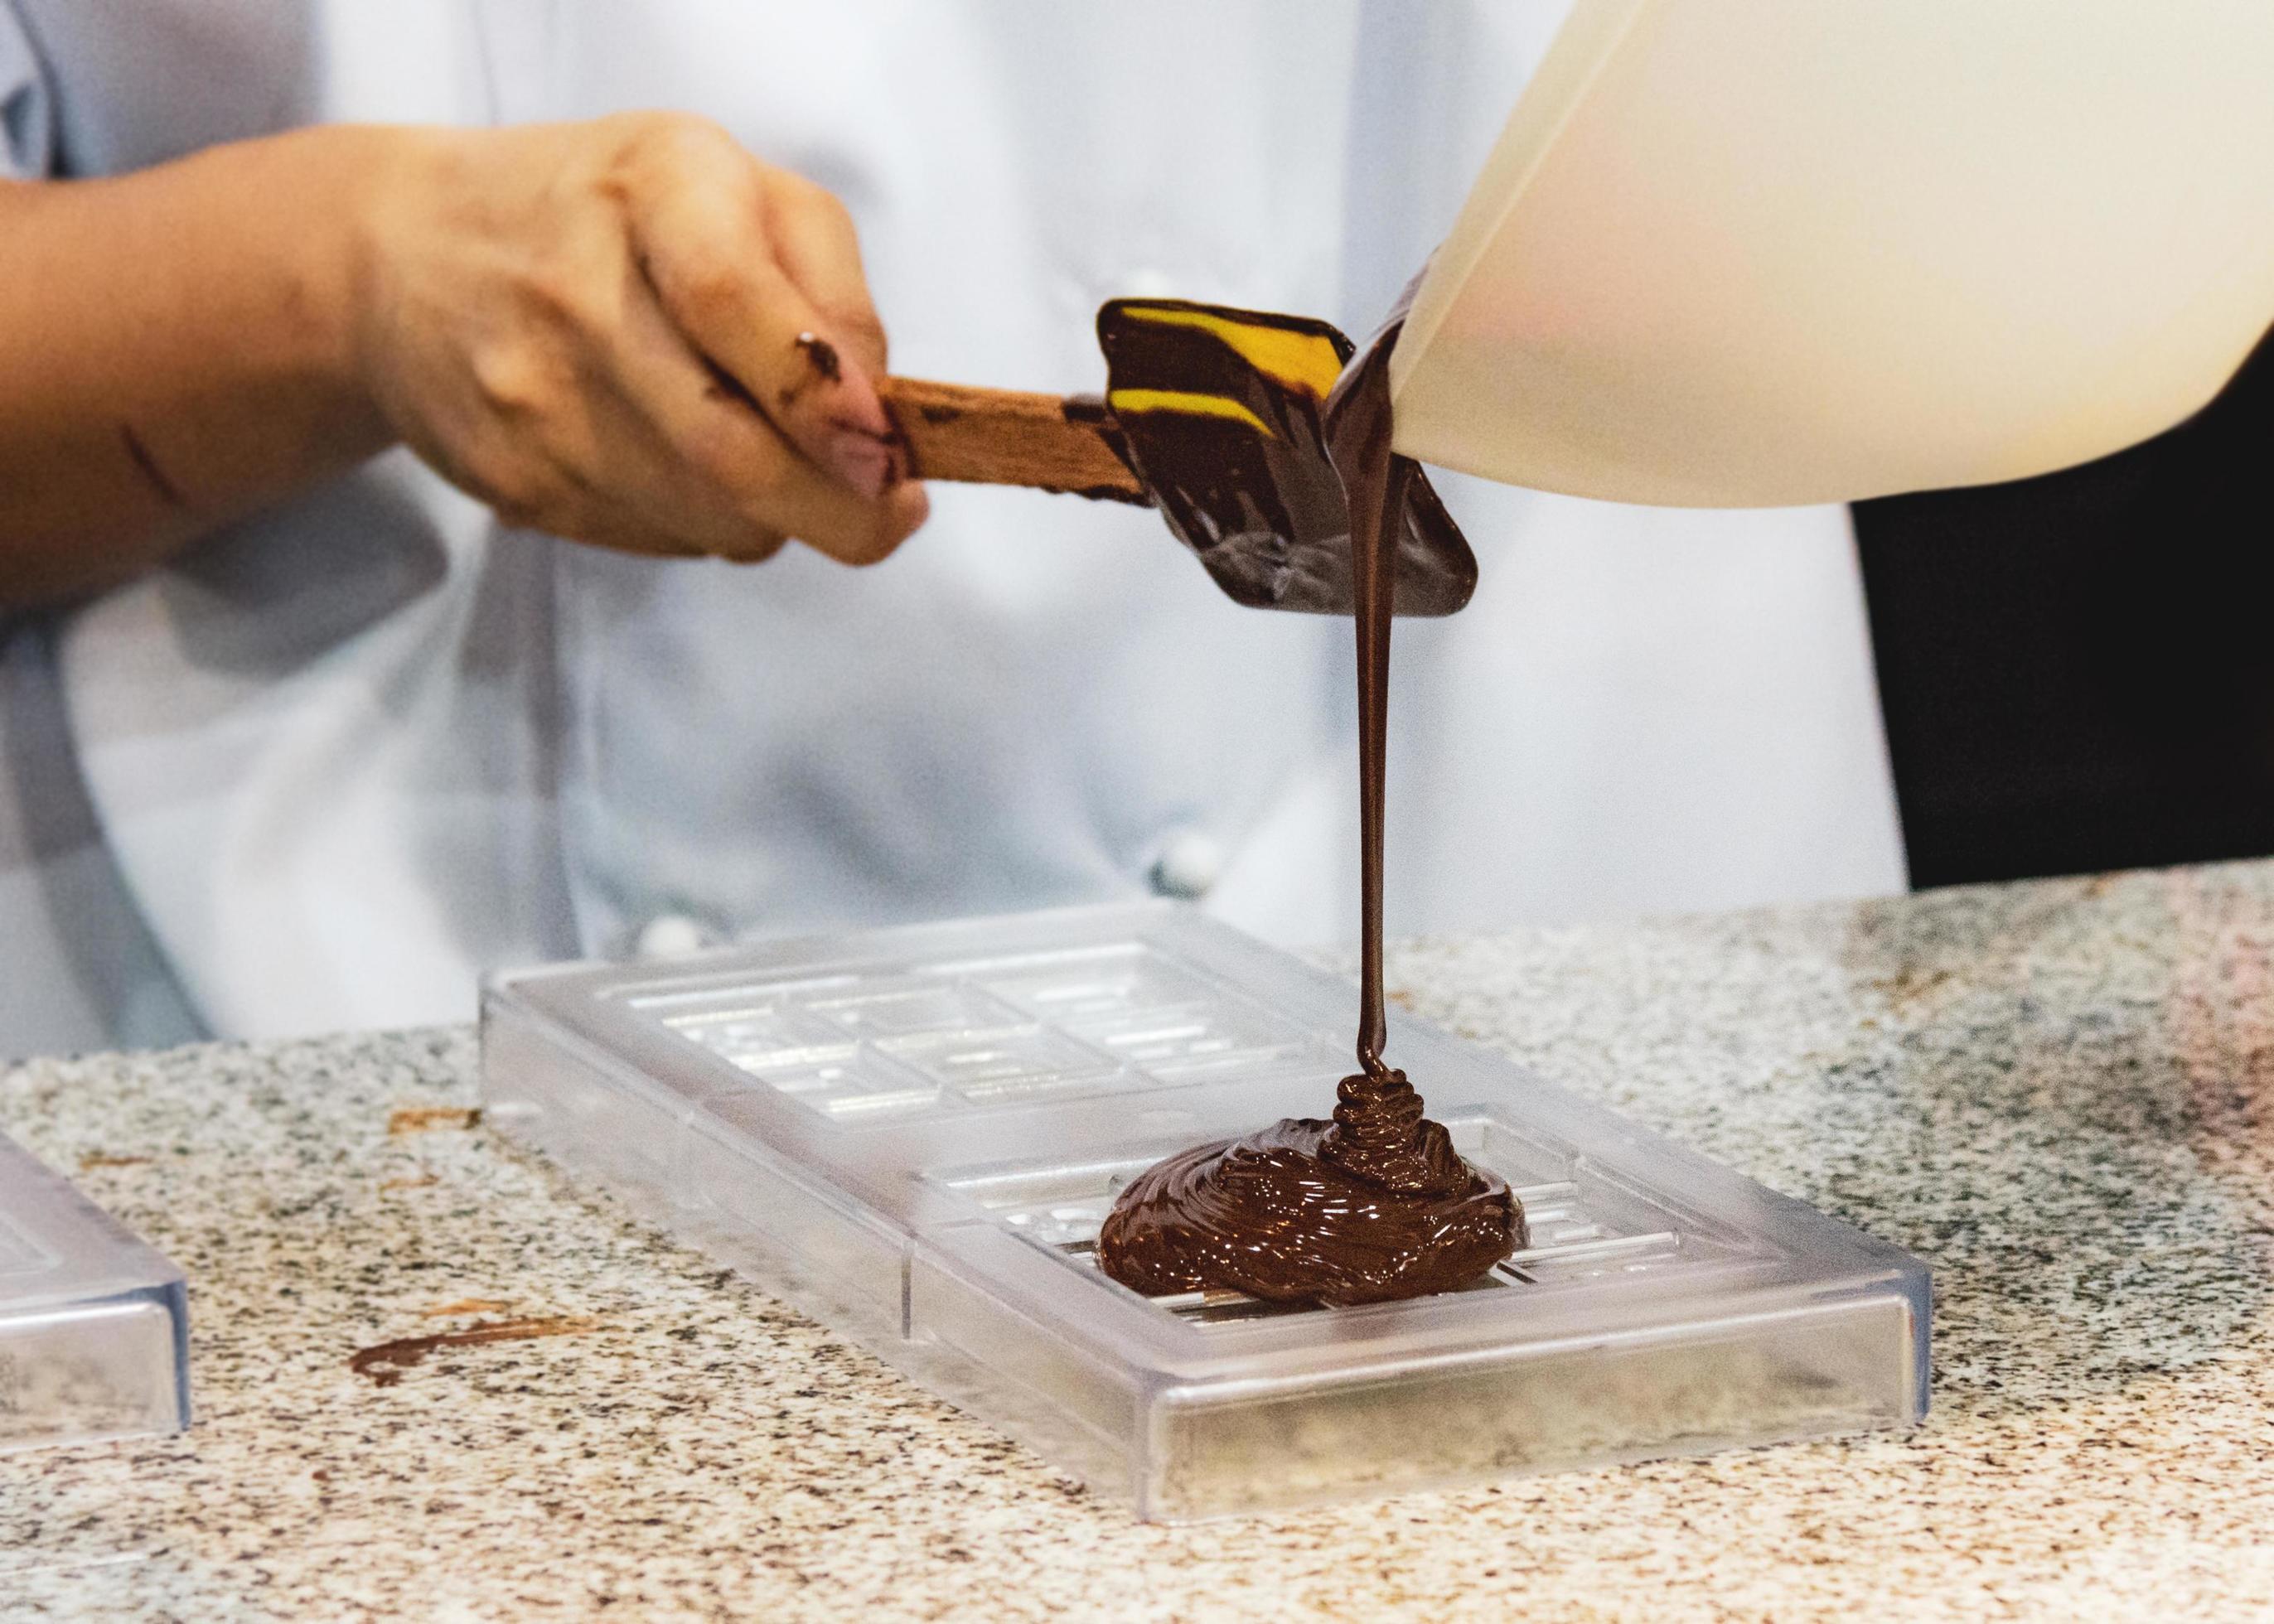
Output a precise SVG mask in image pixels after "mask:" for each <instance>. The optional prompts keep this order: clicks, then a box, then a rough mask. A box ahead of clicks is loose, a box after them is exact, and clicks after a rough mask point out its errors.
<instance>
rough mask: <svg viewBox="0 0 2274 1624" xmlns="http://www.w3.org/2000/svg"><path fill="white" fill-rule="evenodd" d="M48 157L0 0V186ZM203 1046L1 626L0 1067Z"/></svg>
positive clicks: (51, 668)
mask: <svg viewBox="0 0 2274 1624" xmlns="http://www.w3.org/2000/svg"><path fill="white" fill-rule="evenodd" d="M55 168H56V101H55V91H54V86H53V85H52V84H51V83H50V81H49V75H48V71H47V69H46V66H45V65H44V64H42V62H41V57H40V53H39V51H38V49H37V48H36V47H35V46H34V43H33V41H32V37H31V35H30V34H29V33H28V32H27V30H26V26H25V23H24V19H23V16H22V14H21V12H20V11H19V10H18V8H17V4H16V0H0V176H5V177H9V178H11V179H21V180H31V179H39V178H41V177H46V176H48V175H49V174H52V173H53V172H54V170H55ZM202 1035H204V1032H203V1028H202V1027H201V1026H200V1023H199V1021H198V1019H197V1018H196V1017H195V1016H194V1015H193V1014H192V1012H191V1011H190V1008H189V1005H188V1004H186V1003H185V1002H184V999H183V997H182V995H181V991H180V989H179V988H178V987H177V985H176V983H175V981H174V978H173V975H172V973H171V972H170V971H169V969H168V968H167V966H166V961H165V958H164V956H163V955H162V954H161V953H160V952H159V951H158V948H157V944H155V943H154V941H153V940H152V939H151V936H150V932H149V930H148V929H147V926H145V924H144V923H143V921H142V918H141V915H140V914H139V912H137V910H136V908H135V906H134V902H133V899H132V897H130V896H129V895H128V893H127V890H126V886H125V883H124V880H123V878H122V877H121V876H120V875H119V872H118V868H117V864H116V863H114V862H113V861H111V856H110V853H109V848H108V847H107V846H105V844H104V841H103V838H102V822H101V820H100V819H99V818H98V816H96V814H95V810H94V806H93V804H92V803H91V802H90V801H89V800H88V798H87V786H86V783H85V781H84V780H83V779H82V778H81V777H80V775H79V760H78V754H77V752H76V750H75V749H74V748H73V747H72V738H71V729H70V726H69V723H68V721H67V719H66V718H65V715H64V704H63V696H62V692H61V688H60V685H59V683H58V681H57V679H56V668H55V639H54V630H53V626H52V623H51V621H50V620H49V617H46V616H40V615H13V616H11V615H7V614H0V1060H7V1059H11V1058H14V1057H16V1056H24V1055H33V1054H59V1053H69V1052H72V1051H75V1050H87V1049H122V1048H124V1049H139V1048H149V1047H155V1046H158V1045H162V1044H167V1043H179V1042H184V1041H188V1040H190V1039H192V1038H196V1037H200V1036H202Z"/></svg>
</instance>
